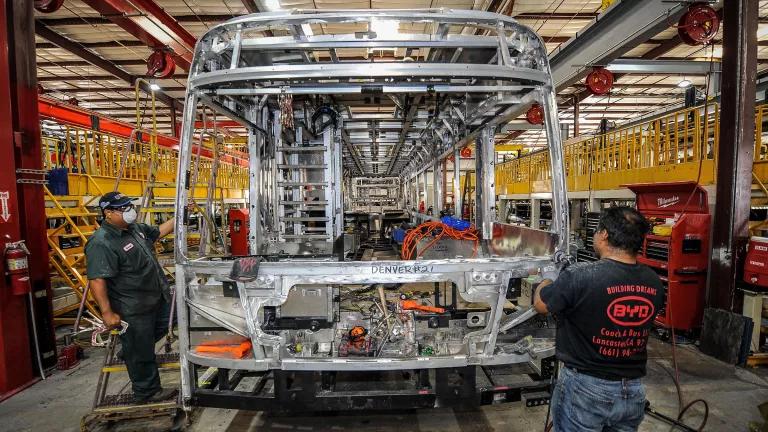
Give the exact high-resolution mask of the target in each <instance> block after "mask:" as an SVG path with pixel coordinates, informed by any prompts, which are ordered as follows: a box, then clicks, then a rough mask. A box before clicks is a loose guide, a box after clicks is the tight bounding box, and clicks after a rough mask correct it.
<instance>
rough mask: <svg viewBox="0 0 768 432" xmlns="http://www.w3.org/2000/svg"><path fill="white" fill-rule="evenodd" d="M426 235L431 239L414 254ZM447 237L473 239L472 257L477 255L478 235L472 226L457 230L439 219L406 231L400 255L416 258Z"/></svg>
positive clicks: (406, 257)
mask: <svg viewBox="0 0 768 432" xmlns="http://www.w3.org/2000/svg"><path fill="white" fill-rule="evenodd" d="M427 237H432V240H430V241H429V243H427V245H426V246H425V247H424V248H423V249H422V250H421V252H420V253H418V254H416V249H417V246H418V244H419V242H420V241H421V240H423V239H425V238H427ZM444 237H447V238H451V239H455V240H468V241H473V242H474V243H475V244H474V247H473V249H472V257H473V258H474V257H475V256H476V255H477V243H478V240H479V237H478V235H477V230H476V229H475V228H474V227H470V228H469V229H467V230H465V231H459V230H457V229H455V228H452V227H450V226H448V225H446V224H444V223H442V222H439V221H429V222H424V223H423V224H421V225H419V226H417V227H416V228H414V229H412V230H410V231H408V233H407V234H406V235H405V239H403V249H402V257H403V259H408V260H410V259H416V258H418V257H419V256H421V254H423V253H424V252H425V251H426V250H428V249H429V248H431V247H432V246H434V245H435V243H437V242H438V241H439V240H440V239H442V238H444Z"/></svg>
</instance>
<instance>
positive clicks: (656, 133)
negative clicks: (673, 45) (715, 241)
mask: <svg viewBox="0 0 768 432" xmlns="http://www.w3.org/2000/svg"><path fill="white" fill-rule="evenodd" d="M719 116H720V107H719V105H718V104H717V103H709V104H707V105H706V106H699V107H693V108H688V109H683V110H680V111H677V112H674V113H671V114H667V115H665V116H662V117H659V118H655V119H652V120H648V121H646V122H643V123H639V124H636V125H632V126H627V127H623V128H618V129H616V130H612V131H610V132H608V133H606V134H601V135H595V136H590V137H586V138H583V139H580V140H578V141H576V142H572V143H570V144H567V145H565V147H564V165H565V174H566V181H567V186H568V191H569V192H577V191H589V190H608V189H619V188H620V187H621V185H623V184H629V183H656V182H669V181H696V180H697V179H698V180H699V183H700V184H702V185H707V184H714V182H715V170H716V163H717V161H716V155H717V148H718V145H719V128H720V122H719ZM766 121H768V105H760V106H758V107H757V108H756V124H757V126H756V131H755V132H756V133H755V153H754V168H753V171H754V173H755V175H756V177H757V178H758V179H759V180H761V181H763V182H765V181H766V179H768V131H765V130H764V128H763V123H764V122H766ZM550 191H551V172H550V165H549V154H548V152H547V151H546V150H545V151H538V152H534V153H529V154H527V155H524V156H521V157H520V158H517V159H514V160H512V161H508V162H504V163H501V164H498V165H497V166H496V192H497V193H498V194H501V195H514V194H530V193H539V192H550Z"/></svg>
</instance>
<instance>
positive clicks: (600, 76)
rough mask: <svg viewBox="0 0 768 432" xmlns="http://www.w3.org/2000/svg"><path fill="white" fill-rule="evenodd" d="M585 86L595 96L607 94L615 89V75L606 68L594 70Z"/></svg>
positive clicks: (588, 76)
mask: <svg viewBox="0 0 768 432" xmlns="http://www.w3.org/2000/svg"><path fill="white" fill-rule="evenodd" d="M585 84H586V86H587V89H589V91H590V92H591V93H592V94H593V95H598V96H600V95H604V94H607V93H608V92H609V91H611V88H613V73H611V71H609V70H608V69H606V68H601V67H597V68H594V69H592V72H590V73H589V75H587V79H586V81H585Z"/></svg>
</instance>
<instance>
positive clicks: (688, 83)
mask: <svg viewBox="0 0 768 432" xmlns="http://www.w3.org/2000/svg"><path fill="white" fill-rule="evenodd" d="M691 84H693V83H692V82H691V81H690V80H687V79H684V80H682V81H680V82H679V83H677V86H678V87H680V88H688V87H690V86H691Z"/></svg>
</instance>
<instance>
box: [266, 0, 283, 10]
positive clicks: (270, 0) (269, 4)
mask: <svg viewBox="0 0 768 432" xmlns="http://www.w3.org/2000/svg"><path fill="white" fill-rule="evenodd" d="M264 7H265V8H267V10H268V11H270V12H272V11H278V10H280V9H281V7H280V0H265V1H264Z"/></svg>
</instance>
